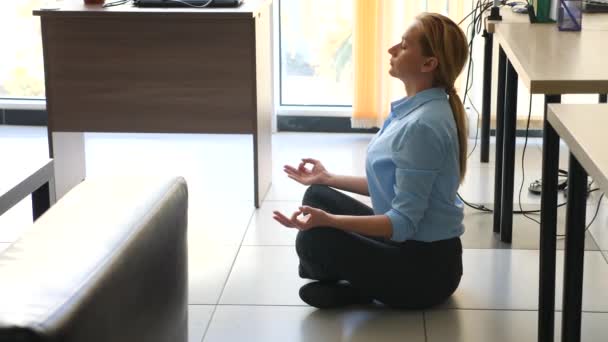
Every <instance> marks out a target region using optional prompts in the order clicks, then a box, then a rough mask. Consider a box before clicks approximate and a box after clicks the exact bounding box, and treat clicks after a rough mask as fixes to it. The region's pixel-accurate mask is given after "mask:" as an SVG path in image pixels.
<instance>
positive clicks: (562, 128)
mask: <svg viewBox="0 0 608 342" xmlns="http://www.w3.org/2000/svg"><path fill="white" fill-rule="evenodd" d="M547 119H548V120H549V123H551V126H553V128H554V129H555V131H556V132H557V134H559V136H560V137H561V138H562V139H563V140H564V141H565V142H566V144H568V148H569V149H570V152H571V153H572V154H573V155H574V156H575V157H576V159H577V160H578V161H579V163H580V164H581V165H582V166H583V168H584V169H585V170H587V174H588V175H589V176H591V177H592V178H593V180H594V181H595V182H596V183H597V184H598V186H599V187H600V189H601V190H602V191H608V150H607V148H606V146H607V144H606V137H607V136H608V134H607V133H606V128H607V127H608V105H607V104H584V105H574V104H550V105H549V110H548V111H547Z"/></svg>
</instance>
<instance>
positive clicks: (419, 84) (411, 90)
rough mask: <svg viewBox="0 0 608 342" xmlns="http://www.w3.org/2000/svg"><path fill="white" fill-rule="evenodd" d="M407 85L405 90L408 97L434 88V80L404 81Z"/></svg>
mask: <svg viewBox="0 0 608 342" xmlns="http://www.w3.org/2000/svg"><path fill="white" fill-rule="evenodd" d="M403 84H404V85H405V92H406V93H407V96H408V97H412V96H414V95H416V94H418V93H419V92H421V91H424V90H427V89H431V88H433V82H432V81H430V80H420V81H416V82H405V81H404V82H403Z"/></svg>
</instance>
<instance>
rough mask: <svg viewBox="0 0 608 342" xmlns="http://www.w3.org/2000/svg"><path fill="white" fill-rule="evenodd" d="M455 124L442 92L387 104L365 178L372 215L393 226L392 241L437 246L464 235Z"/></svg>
mask: <svg viewBox="0 0 608 342" xmlns="http://www.w3.org/2000/svg"><path fill="white" fill-rule="evenodd" d="M458 152H459V143H458V132H457V128H456V122H455V120H454V116H453V114H452V109H451V107H450V103H449V101H448V97H447V94H446V92H445V90H444V89H443V88H431V89H427V90H424V91H422V92H420V93H417V94H416V95H415V96H413V97H405V98H403V99H401V100H398V101H395V102H393V103H391V113H390V115H389V117H388V118H387V119H386V121H385V122H384V125H383V127H382V129H381V130H380V131H379V132H378V134H376V136H375V137H374V138H373V139H372V141H371V142H370V144H369V146H368V148H367V160H366V165H365V169H366V174H367V181H368V186H369V193H370V197H371V200H372V205H373V208H374V213H375V214H376V215H381V214H385V215H387V216H388V217H389V219H390V221H391V223H392V226H393V235H392V237H391V240H394V241H398V242H402V241H405V240H418V241H426V242H431V241H438V240H445V239H450V238H454V237H457V236H460V235H462V234H463V233H464V225H463V223H462V220H463V217H464V213H463V204H462V202H461V201H460V200H459V199H458V198H457V197H456V192H457V191H458V186H459V184H460V167H459V165H460V164H459V154H458Z"/></svg>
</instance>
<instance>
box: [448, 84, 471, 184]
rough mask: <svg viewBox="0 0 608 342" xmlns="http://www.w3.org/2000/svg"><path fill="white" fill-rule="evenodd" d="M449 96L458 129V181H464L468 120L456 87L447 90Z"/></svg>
mask: <svg viewBox="0 0 608 342" xmlns="http://www.w3.org/2000/svg"><path fill="white" fill-rule="evenodd" d="M448 95H449V97H450V107H452V113H453V114H454V121H456V129H457V131H458V149H459V153H458V155H459V158H458V159H459V161H460V182H461V183H462V182H463V181H464V176H465V174H466V172H467V153H468V148H467V144H468V137H467V132H468V122H467V114H466V111H465V109H464V105H463V104H462V101H461V100H460V96H458V93H457V92H456V89H454V88H452V89H451V90H449V91H448Z"/></svg>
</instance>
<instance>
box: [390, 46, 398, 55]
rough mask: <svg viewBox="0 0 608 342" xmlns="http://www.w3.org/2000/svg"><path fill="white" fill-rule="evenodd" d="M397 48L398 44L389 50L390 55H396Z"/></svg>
mask: <svg viewBox="0 0 608 342" xmlns="http://www.w3.org/2000/svg"><path fill="white" fill-rule="evenodd" d="M396 47H397V44H395V45H393V46H391V47H390V48H389V49H388V53H390V54H391V55H392V56H394V55H395V48H396Z"/></svg>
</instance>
